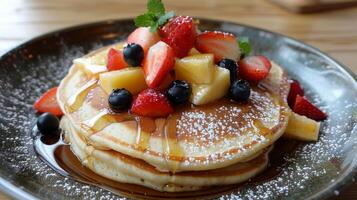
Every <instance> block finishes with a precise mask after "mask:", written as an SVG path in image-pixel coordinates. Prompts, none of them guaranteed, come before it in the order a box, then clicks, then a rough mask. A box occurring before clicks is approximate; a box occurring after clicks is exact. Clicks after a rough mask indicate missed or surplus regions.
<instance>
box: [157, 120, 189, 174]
mask: <svg viewBox="0 0 357 200" xmlns="http://www.w3.org/2000/svg"><path fill="white" fill-rule="evenodd" d="M178 117H179V115H178V114H172V115H171V116H169V117H168V119H167V121H166V125H165V129H164V134H163V143H162V145H163V146H162V148H163V151H162V152H163V153H164V159H165V160H166V163H167V168H168V169H169V171H170V172H172V173H175V172H176V171H177V169H178V168H179V165H180V161H175V160H174V158H175V157H176V158H182V157H183V156H184V153H183V149H182V147H181V146H180V144H179V141H178V138H177V135H176V126H177V119H178Z"/></svg>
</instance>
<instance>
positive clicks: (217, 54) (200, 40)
mask: <svg viewBox="0 0 357 200" xmlns="http://www.w3.org/2000/svg"><path fill="white" fill-rule="evenodd" d="M196 49H197V50H198V51H200V52H201V53H213V54H214V59H215V61H216V62H218V61H220V60H222V59H223V58H229V59H232V60H238V57H239V48H238V43H237V39H236V37H235V36H234V35H233V34H231V33H224V32H220V31H206V32H203V33H201V34H199V35H198V36H197V39H196Z"/></svg>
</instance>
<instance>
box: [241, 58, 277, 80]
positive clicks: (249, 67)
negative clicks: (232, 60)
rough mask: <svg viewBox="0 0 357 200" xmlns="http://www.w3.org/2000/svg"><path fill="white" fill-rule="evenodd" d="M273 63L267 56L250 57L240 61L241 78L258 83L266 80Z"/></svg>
mask: <svg viewBox="0 0 357 200" xmlns="http://www.w3.org/2000/svg"><path fill="white" fill-rule="evenodd" d="M270 68H271V63H270V61H269V59H268V58H266V57H265V56H248V57H245V58H244V59H242V60H240V61H239V76H240V77H241V78H243V79H245V80H248V81H252V82H258V81H261V80H263V79H265V78H266V77H267V76H268V74H269V71H270Z"/></svg>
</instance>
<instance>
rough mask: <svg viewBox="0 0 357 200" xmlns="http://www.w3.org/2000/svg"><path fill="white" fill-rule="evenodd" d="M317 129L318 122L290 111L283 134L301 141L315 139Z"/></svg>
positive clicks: (318, 126)
mask: <svg viewBox="0 0 357 200" xmlns="http://www.w3.org/2000/svg"><path fill="white" fill-rule="evenodd" d="M319 131H320V122H317V121H315V120H312V119H309V118H307V117H305V116H302V115H299V114H296V113H294V112H292V113H291V115H290V118H289V123H288V127H287V128H286V130H285V133H284V135H283V136H284V137H287V138H293V139H297V140H302V141H317V139H318V137H319Z"/></svg>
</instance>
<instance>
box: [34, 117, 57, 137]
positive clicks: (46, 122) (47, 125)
mask: <svg viewBox="0 0 357 200" xmlns="http://www.w3.org/2000/svg"><path fill="white" fill-rule="evenodd" d="M58 128H59V120H58V118H57V117H56V116H55V115H53V114H51V113H49V112H45V113H43V114H42V115H40V116H39V117H38V118H37V129H38V130H39V131H40V132H41V133H42V134H43V135H50V134H53V133H55V132H56V131H57V130H58Z"/></svg>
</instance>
